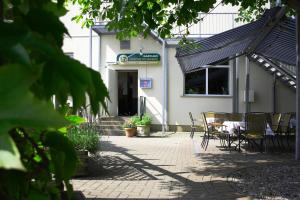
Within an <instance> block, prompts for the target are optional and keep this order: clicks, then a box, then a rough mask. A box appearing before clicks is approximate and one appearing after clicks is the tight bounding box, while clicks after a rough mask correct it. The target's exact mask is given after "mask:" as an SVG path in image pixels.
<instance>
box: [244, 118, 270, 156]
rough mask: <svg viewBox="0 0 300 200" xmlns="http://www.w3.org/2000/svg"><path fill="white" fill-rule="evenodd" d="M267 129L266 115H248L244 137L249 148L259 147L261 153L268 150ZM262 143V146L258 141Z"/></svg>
mask: <svg viewBox="0 0 300 200" xmlns="http://www.w3.org/2000/svg"><path fill="white" fill-rule="evenodd" d="M266 127H267V116H266V114H265V113H246V115H245V131H244V132H243V134H242V136H243V137H244V139H245V141H247V143H248V146H249V145H250V144H251V145H252V146H253V147H254V146H257V147H259V149H260V151H261V152H263V149H264V147H265V150H267V149H266V148H267V147H266ZM258 140H259V141H260V144H258V143H257V141H258Z"/></svg>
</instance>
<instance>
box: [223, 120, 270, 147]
mask: <svg viewBox="0 0 300 200" xmlns="http://www.w3.org/2000/svg"><path fill="white" fill-rule="evenodd" d="M223 125H224V127H222V130H223V132H224V133H225V134H227V143H228V147H229V148H230V147H231V144H232V143H233V141H232V138H233V137H235V136H236V137H237V138H238V144H237V147H238V150H239V151H240V144H241V140H240V139H241V138H240V132H241V131H243V130H245V122H244V121H224V122H223ZM266 135H267V136H274V132H273V131H272V129H271V127H270V125H269V124H268V123H267V127H266Z"/></svg>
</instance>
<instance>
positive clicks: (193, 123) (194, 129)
mask: <svg viewBox="0 0 300 200" xmlns="http://www.w3.org/2000/svg"><path fill="white" fill-rule="evenodd" d="M189 116H190V119H191V133H190V137H191V138H193V137H194V134H195V131H196V128H197V127H196V125H195V122H196V121H197V120H196V119H194V118H193V115H192V113H191V112H189Z"/></svg>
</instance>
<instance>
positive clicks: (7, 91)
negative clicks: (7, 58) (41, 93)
mask: <svg viewBox="0 0 300 200" xmlns="http://www.w3.org/2000/svg"><path fill="white" fill-rule="evenodd" d="M35 79H36V77H35V76H33V75H32V74H30V72H29V71H28V70H27V69H26V68H24V67H22V66H20V65H6V66H2V67H1V68H0V85H1V87H0V96H1V98H0V110H1V112H0V134H1V133H5V132H7V131H8V130H9V129H11V128H14V127H18V126H22V127H28V128H38V129H47V128H59V127H62V126H65V125H66V124H68V123H67V121H66V120H65V119H64V117H63V116H61V115H60V114H59V113H58V112H56V111H55V110H54V108H53V106H52V105H51V104H50V103H47V102H45V101H41V100H38V99H36V98H34V96H33V94H32V93H31V92H30V90H29V87H30V85H31V83H32V82H33V81H34V80H35Z"/></svg>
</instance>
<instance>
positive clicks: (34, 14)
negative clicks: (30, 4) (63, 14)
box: [26, 9, 68, 47]
mask: <svg viewBox="0 0 300 200" xmlns="http://www.w3.org/2000/svg"><path fill="white" fill-rule="evenodd" d="M26 22H27V24H28V25H29V27H30V28H31V29H32V30H33V31H36V32H38V33H39V34H41V35H50V36H52V37H53V38H54V39H55V42H56V44H58V46H59V47H60V46H62V43H63V34H68V31H67V29H66V27H65V26H64V24H63V23H62V22H61V21H60V20H59V19H58V18H57V16H55V15H54V14H53V13H52V12H50V11H47V10H43V9H32V10H30V11H29V13H28V14H27V16H26ZM45 22H46V23H45ZM49 27H52V28H49Z"/></svg>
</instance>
